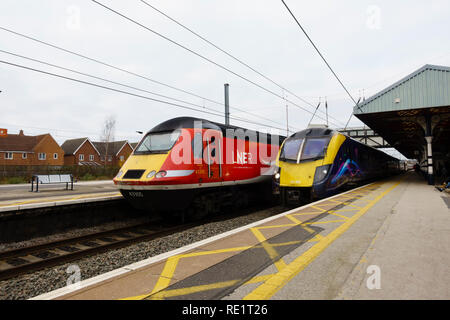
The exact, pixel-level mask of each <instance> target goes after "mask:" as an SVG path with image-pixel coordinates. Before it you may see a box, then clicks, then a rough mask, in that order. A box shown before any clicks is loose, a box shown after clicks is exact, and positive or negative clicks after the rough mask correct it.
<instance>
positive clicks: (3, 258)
mask: <svg viewBox="0 0 450 320" xmlns="http://www.w3.org/2000/svg"><path fill="white" fill-rule="evenodd" d="M196 225H198V222H197V223H188V224H183V225H179V226H168V227H164V226H161V225H160V226H157V225H155V224H150V223H146V224H141V225H135V226H131V227H125V228H119V229H114V230H109V231H102V232H98V233H93V234H89V235H84V236H80V237H73V238H68V239H64V240H58V241H53V242H48V243H44V244H39V245H34V246H30V247H24V248H20V249H14V250H8V251H4V252H0V280H5V279H9V278H12V277H15V276H18V275H21V274H24V273H27V272H30V271H35V270H38V269H42V268H46V267H51V266H54V265H57V264H61V263H66V262H69V261H73V260H76V259H80V258H82V257H85V256H89V255H93V254H97V253H100V252H104V251H107V250H111V249H115V248H120V247H124V246H127V245H130V244H133V243H136V242H140V241H144V240H147V241H148V240H153V239H157V238H160V237H164V236H166V235H170V234H173V233H175V232H180V231H183V230H186V229H188V228H191V227H193V226H196Z"/></svg>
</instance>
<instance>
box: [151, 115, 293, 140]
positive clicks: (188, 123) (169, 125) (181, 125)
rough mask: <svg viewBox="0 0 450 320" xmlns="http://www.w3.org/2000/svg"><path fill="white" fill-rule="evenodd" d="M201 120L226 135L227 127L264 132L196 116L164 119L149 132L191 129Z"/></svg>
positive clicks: (205, 125) (202, 124)
mask: <svg viewBox="0 0 450 320" xmlns="http://www.w3.org/2000/svg"><path fill="white" fill-rule="evenodd" d="M196 122H201V126H202V128H203V129H215V130H220V131H222V133H223V134H224V135H225V134H226V130H227V129H232V130H237V129H242V130H245V131H247V132H250V133H255V135H256V136H259V134H261V133H262V132H259V131H255V130H251V129H247V128H243V127H238V126H232V125H226V124H223V123H218V122H213V121H209V120H206V119H201V118H194V117H177V118H173V119H169V120H167V121H164V122H162V123H160V124H158V125H157V126H156V127H154V128H153V129H151V130H150V131H149V132H148V133H152V132H163V131H173V130H176V129H191V128H195V123H196ZM285 138H286V137H285V136H281V135H280V139H282V140H281V141H283V140H284V139H285Z"/></svg>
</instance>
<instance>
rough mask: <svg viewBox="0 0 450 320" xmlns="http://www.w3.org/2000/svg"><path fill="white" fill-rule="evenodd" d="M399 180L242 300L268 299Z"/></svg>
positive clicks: (397, 183) (394, 186)
mask: <svg viewBox="0 0 450 320" xmlns="http://www.w3.org/2000/svg"><path fill="white" fill-rule="evenodd" d="M400 182H401V181H398V182H396V183H394V184H393V185H392V186H391V187H389V188H388V189H386V190H385V191H383V192H382V193H381V194H380V195H378V196H377V197H376V198H375V199H374V200H373V201H371V202H370V203H368V204H367V205H366V206H365V207H363V208H361V210H359V211H358V212H357V213H356V214H354V215H353V216H352V217H351V218H350V219H348V220H346V221H345V222H344V223H343V224H341V225H340V226H339V227H337V228H336V229H334V230H333V231H332V232H330V233H329V234H328V235H327V236H325V237H324V238H323V239H322V240H321V241H319V242H318V243H316V244H315V245H314V246H313V247H311V248H310V249H308V250H307V251H306V252H304V253H303V254H302V255H301V256H299V257H298V258H296V259H295V260H294V261H293V262H291V263H290V264H289V265H288V266H287V267H286V268H284V269H283V270H281V271H279V272H277V273H276V274H275V275H273V276H272V277H271V278H269V279H268V280H267V281H265V282H264V283H263V284H261V285H260V286H258V287H257V288H256V289H255V290H253V291H252V292H251V293H249V294H248V295H247V296H245V297H244V300H262V299H270V298H271V297H272V296H273V295H274V294H275V293H277V292H278V291H279V290H280V289H281V288H282V287H284V286H285V285H286V284H287V283H288V282H289V281H290V280H291V279H293V278H294V277H295V276H296V275H297V274H298V273H299V272H301V271H302V270H303V269H305V268H306V266H308V265H309V264H310V263H311V262H312V261H314V259H316V258H317V257H318V256H319V255H320V254H321V253H322V252H323V251H324V250H325V249H326V248H327V247H328V246H329V245H330V244H331V243H333V242H334V241H335V240H336V239H337V238H339V237H340V236H341V235H342V234H343V233H344V232H345V231H347V230H348V228H350V226H351V225H353V224H354V223H355V222H356V221H357V220H358V219H359V218H361V217H362V216H363V215H364V214H365V213H366V212H367V211H368V210H369V209H370V208H371V207H373V206H374V205H375V204H376V203H377V202H378V201H380V200H381V199H382V198H383V197H384V196H385V195H387V194H388V193H389V192H391V191H392V190H393V189H394V188H396V187H397V186H398V185H399V184H400Z"/></svg>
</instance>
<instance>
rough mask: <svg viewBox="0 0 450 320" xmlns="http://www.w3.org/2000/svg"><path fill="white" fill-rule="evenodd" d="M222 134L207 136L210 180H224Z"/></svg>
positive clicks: (207, 159) (207, 161)
mask: <svg viewBox="0 0 450 320" xmlns="http://www.w3.org/2000/svg"><path fill="white" fill-rule="evenodd" d="M222 158H223V157H222V135H220V136H219V135H211V136H210V137H208V138H207V146H206V163H207V165H208V177H209V180H210V181H222Z"/></svg>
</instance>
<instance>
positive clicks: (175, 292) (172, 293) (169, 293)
mask: <svg viewBox="0 0 450 320" xmlns="http://www.w3.org/2000/svg"><path fill="white" fill-rule="evenodd" d="M271 276H272V275H271V274H267V275H262V276H256V277H253V278H251V279H250V280H248V281H246V282H244V285H247V284H252V283H258V282H262V281H265V280H267V279H269V278H270V277H271ZM240 281H242V280H230V281H223V282H216V283H211V284H204V285H199V286H193V287H187V288H180V289H171V290H166V291H161V292H158V293H156V294H154V295H151V296H149V295H148V294H143V295H139V296H135V297H130V298H125V299H122V300H142V299H145V298H147V297H148V298H149V299H150V300H162V299H165V298H172V297H178V296H184V295H188V294H193V293H197V292H202V291H208V290H214V289H221V288H226V287H231V286H233V285H235V284H237V283H238V282H240Z"/></svg>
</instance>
